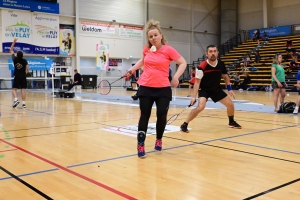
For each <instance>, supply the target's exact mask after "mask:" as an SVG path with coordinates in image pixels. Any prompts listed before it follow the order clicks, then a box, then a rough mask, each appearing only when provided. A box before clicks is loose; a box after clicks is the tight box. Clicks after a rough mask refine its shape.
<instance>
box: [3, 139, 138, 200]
mask: <svg viewBox="0 0 300 200" xmlns="http://www.w3.org/2000/svg"><path fill="white" fill-rule="evenodd" d="M0 141H2V142H4V143H6V144H8V145H10V146H13V147H15V148H16V149H19V150H21V151H22V152H24V153H26V154H29V155H31V156H33V157H35V158H37V159H39V160H42V161H44V162H46V163H48V164H50V165H53V166H55V167H57V168H59V169H61V170H63V171H65V172H68V173H70V174H72V175H74V176H76V177H78V178H81V179H83V180H85V181H87V182H90V183H92V184H94V185H97V186H99V187H101V188H103V189H105V190H107V191H109V192H112V193H114V194H116V195H119V196H121V197H123V198H126V199H129V200H137V199H136V198H134V197H132V196H129V195H127V194H125V193H123V192H120V191H118V190H116V189H114V188H112V187H109V186H107V185H105V184H103V183H100V182H98V181H96V180H94V179H91V178H89V177H87V176H84V175H82V174H80V173H77V172H75V171H72V170H70V169H68V168H66V167H63V166H62V165H59V164H57V163H55V162H52V161H50V160H48V159H46V158H43V157H41V156H39V155H37V154H35V153H32V152H30V151H27V150H26V149H23V148H22V147H19V146H17V145H14V144H12V143H10V142H7V141H5V140H3V139H0Z"/></svg>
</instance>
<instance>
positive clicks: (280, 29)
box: [249, 26, 291, 38]
mask: <svg viewBox="0 0 300 200" xmlns="http://www.w3.org/2000/svg"><path fill="white" fill-rule="evenodd" d="M256 31H257V29H255V30H250V32H249V33H250V37H251V38H252V37H253V33H254V32H256ZM259 31H260V36H259V37H260V38H262V37H263V35H264V32H266V34H267V36H268V37H277V36H286V35H291V26H276V27H270V28H260V29H259Z"/></svg>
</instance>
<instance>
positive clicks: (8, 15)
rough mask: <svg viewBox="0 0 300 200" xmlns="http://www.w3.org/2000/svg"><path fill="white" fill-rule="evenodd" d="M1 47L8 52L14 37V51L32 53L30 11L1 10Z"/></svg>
mask: <svg viewBox="0 0 300 200" xmlns="http://www.w3.org/2000/svg"><path fill="white" fill-rule="evenodd" d="M1 17H2V48H3V52H6V53H8V52H9V50H10V46H11V44H12V42H13V40H14V38H15V37H16V38H18V41H17V43H16V44H15V48H14V50H15V52H16V51H23V52H24V53H32V51H33V49H32V46H31V44H32V35H31V13H25V12H19V11H9V10H2V16H1Z"/></svg>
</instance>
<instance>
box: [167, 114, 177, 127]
mask: <svg viewBox="0 0 300 200" xmlns="http://www.w3.org/2000/svg"><path fill="white" fill-rule="evenodd" d="M178 115H179V114H176V115H173V116H172V117H171V118H170V119H168V121H167V125H170V124H172V123H173V122H174V121H175V120H176V119H177V117H178Z"/></svg>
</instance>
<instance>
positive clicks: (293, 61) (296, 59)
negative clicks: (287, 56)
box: [289, 56, 299, 70]
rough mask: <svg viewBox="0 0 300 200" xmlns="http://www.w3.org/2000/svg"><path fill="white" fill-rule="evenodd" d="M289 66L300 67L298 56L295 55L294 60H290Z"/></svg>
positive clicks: (291, 67) (292, 67)
mask: <svg viewBox="0 0 300 200" xmlns="http://www.w3.org/2000/svg"><path fill="white" fill-rule="evenodd" d="M289 67H290V69H291V70H293V69H295V68H298V67H299V63H298V58H297V56H293V60H291V61H290V64H289Z"/></svg>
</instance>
